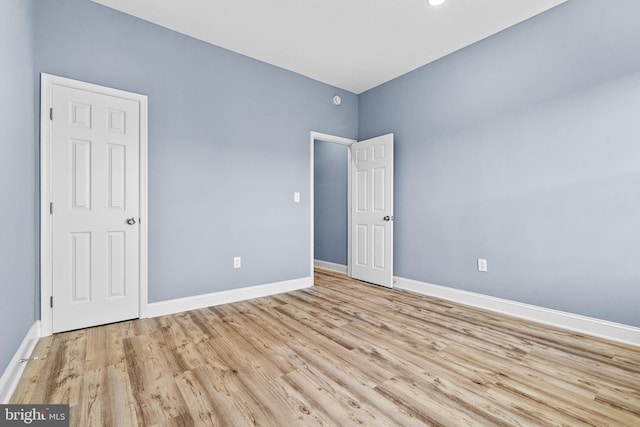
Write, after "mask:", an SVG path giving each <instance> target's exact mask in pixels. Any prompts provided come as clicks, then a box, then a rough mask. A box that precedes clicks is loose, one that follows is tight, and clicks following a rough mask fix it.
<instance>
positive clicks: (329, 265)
mask: <svg viewBox="0 0 640 427" xmlns="http://www.w3.org/2000/svg"><path fill="white" fill-rule="evenodd" d="M313 265H314V266H315V267H318V268H324V269H325V270H331V271H337V272H338V273H344V274H347V266H346V265H342V264H336V263H333V262H329V261H322V260H320V259H314V260H313Z"/></svg>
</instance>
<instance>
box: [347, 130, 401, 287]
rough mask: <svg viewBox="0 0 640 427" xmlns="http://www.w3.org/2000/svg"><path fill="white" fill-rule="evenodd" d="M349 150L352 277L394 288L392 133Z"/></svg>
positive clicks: (353, 145)
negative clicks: (350, 164)
mask: <svg viewBox="0 0 640 427" xmlns="http://www.w3.org/2000/svg"><path fill="white" fill-rule="evenodd" d="M350 149H351V163H352V166H351V173H352V178H351V185H352V190H351V198H352V199H351V212H352V213H351V233H352V237H351V245H352V250H351V275H352V277H353V278H355V279H359V280H363V281H365V282H370V283H375V284H377V285H382V286H387V287H393V134H388V135H383V136H379V137H377V138H372V139H368V140H365V141H360V142H357V143H354V144H352V145H351V146H350Z"/></svg>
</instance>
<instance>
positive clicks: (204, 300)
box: [147, 277, 313, 317]
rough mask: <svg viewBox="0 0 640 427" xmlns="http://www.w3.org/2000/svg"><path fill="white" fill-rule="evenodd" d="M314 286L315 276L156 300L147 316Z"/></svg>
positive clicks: (149, 306) (149, 308) (148, 310)
mask: <svg viewBox="0 0 640 427" xmlns="http://www.w3.org/2000/svg"><path fill="white" fill-rule="evenodd" d="M312 286H313V278H311V277H303V278H300V279H293V280H287V281H284V282H276V283H267V284H264V285H257V286H249V287H246V288H240V289H231V290H228V291H221V292H213V293H210V294H204V295H196V296H192V297H186V298H177V299H173V300H168V301H161V302H154V303H151V304H149V305H147V316H148V317H158V316H165V315H167V314H174V313H180V312H183V311H189V310H197V309H199V308H205V307H211V306H214V305H220V304H229V303H232V302H238V301H245V300H248V299H252V298H260V297H266V296H269V295H275V294H281V293H284V292H291V291H297V290H299V289H305V288H310V287H312Z"/></svg>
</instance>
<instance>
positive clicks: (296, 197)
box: [293, 191, 300, 203]
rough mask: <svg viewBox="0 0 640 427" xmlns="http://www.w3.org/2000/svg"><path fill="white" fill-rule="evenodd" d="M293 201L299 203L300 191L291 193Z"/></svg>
mask: <svg viewBox="0 0 640 427" xmlns="http://www.w3.org/2000/svg"><path fill="white" fill-rule="evenodd" d="M293 201H294V202H295V203H300V193H299V192H297V191H296V192H295V193H293Z"/></svg>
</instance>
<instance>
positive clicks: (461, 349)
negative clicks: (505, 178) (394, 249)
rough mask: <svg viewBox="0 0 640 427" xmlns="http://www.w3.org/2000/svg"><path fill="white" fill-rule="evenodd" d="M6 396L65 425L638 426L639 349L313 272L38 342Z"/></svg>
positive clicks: (639, 389) (639, 395)
mask: <svg viewBox="0 0 640 427" xmlns="http://www.w3.org/2000/svg"><path fill="white" fill-rule="evenodd" d="M34 356H38V357H39V360H36V361H30V362H29V363H28V366H27V368H26V371H25V373H24V376H23V378H22V380H21V382H20V384H19V386H18V389H17V390H16V393H15V394H14V396H13V399H12V403H69V404H70V405H71V408H70V410H71V425H74V426H90V425H95V426H125V427H126V426H136V425H138V426H143V425H144V426H151V425H163V426H164V425H167V426H168V425H175V426H189V425H216V426H251V425H262V426H278V427H286V426H307V425H314V426H315V425H324V426H349V425H362V426H403V427H407V426H420V425H448V426H466V425H474V426H478V425H481V426H485V425H568V426H580V425H599V426H617V425H621V426H640V349H639V348H635V347H630V346H625V345H620V344H615V343H611V342H607V341H604V340H600V339H594V338H589V337H586V336H582V335H580V334H576V333H572V332H566V331H561V330H556V329H552V328H548V327H545V326H540V325H538V324H534V323H528V322H524V321H521V320H517V319H513V318H509V317H505V316H501V315H497V314H494V313H490V312H486V311H482V310H477V309H473V308H469V307H464V306H460V305H456V304H452V303H449V302H445V301H442V300H437V299H433V298H428V297H424V296H420V295H415V294H411V293H409V292H403V291H398V290H393V291H392V290H387V289H384V288H379V287H376V286H373V285H367V284H363V283H360V282H355V281H352V280H350V279H348V278H346V276H343V275H340V274H334V273H328V272H322V271H320V270H319V271H317V272H316V286H315V287H314V288H313V289H309V290H303V291H296V292H291V293H288V294H282V295H277V296H273V297H267V298H260V299H255V300H251V301H247V302H241V303H235V304H229V305H222V306H217V307H211V308H207V309H201V310H195V311H190V312H186V313H181V314H176V315H171V316H165V317H159V318H155V319H142V320H136V321H129V322H123V323H118V324H112V325H106V326H102V327H96V328H91V329H85V330H79V331H74V332H68V333H63V334H57V335H54V336H52V337H47V338H43V339H41V340H40V342H39V343H38V345H37V347H36V349H35V352H34Z"/></svg>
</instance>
